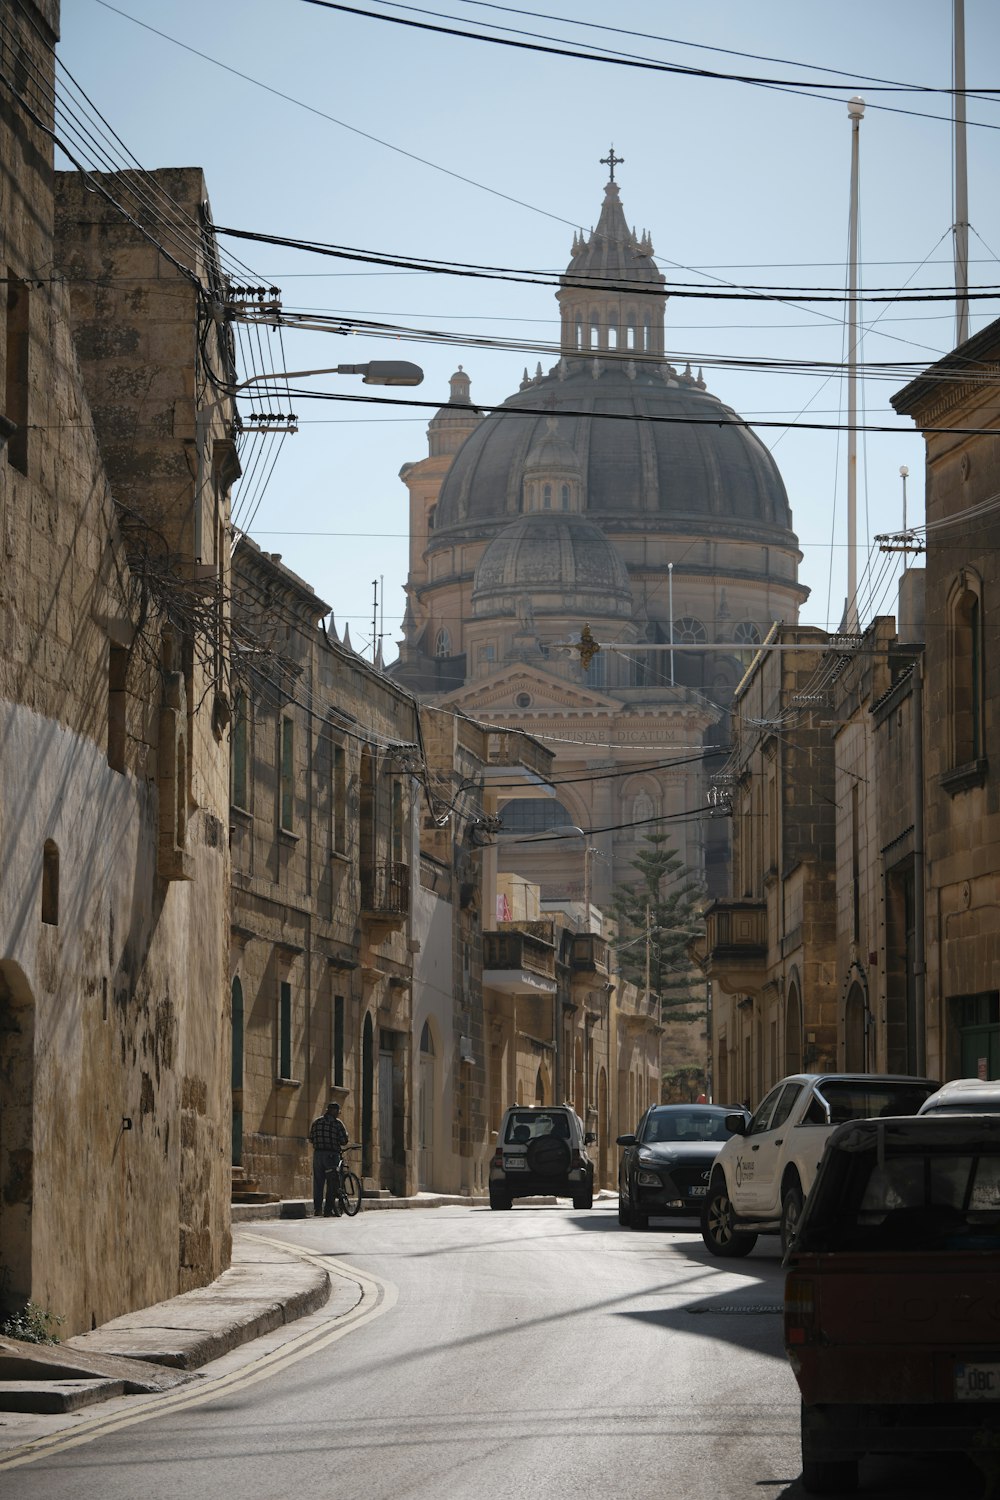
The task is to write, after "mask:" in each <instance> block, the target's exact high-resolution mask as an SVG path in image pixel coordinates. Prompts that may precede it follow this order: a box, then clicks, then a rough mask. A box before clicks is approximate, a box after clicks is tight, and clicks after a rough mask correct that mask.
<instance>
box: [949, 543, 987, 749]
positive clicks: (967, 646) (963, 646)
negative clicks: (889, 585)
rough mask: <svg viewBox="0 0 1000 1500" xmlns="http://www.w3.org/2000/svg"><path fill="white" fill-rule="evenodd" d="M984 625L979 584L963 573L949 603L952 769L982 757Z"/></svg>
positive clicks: (970, 574) (973, 578)
mask: <svg viewBox="0 0 1000 1500" xmlns="http://www.w3.org/2000/svg"><path fill="white" fill-rule="evenodd" d="M982 644H983V621H982V609H981V603H980V597H979V580H978V579H977V578H975V577H974V575H973V574H972V573H963V574H962V577H961V580H960V584H959V587H958V589H957V590H956V592H955V594H954V595H953V597H952V601H951V662H950V668H951V715H952V765H953V766H964V765H968V764H969V762H970V761H974V760H978V759H979V757H980V756H981V755H982V753H983V722H982V720H983V712H982V710H983V685H982V684H983V650H982Z"/></svg>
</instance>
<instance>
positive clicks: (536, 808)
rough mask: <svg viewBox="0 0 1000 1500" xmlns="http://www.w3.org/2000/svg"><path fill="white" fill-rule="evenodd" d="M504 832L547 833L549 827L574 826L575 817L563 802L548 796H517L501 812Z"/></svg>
mask: <svg viewBox="0 0 1000 1500" xmlns="http://www.w3.org/2000/svg"><path fill="white" fill-rule="evenodd" d="M500 818H501V824H502V827H503V831H504V833H545V832H546V830H547V829H549V828H572V827H573V818H572V816H571V815H570V812H569V810H568V808H566V807H564V806H563V804H562V803H561V802H555V801H553V800H550V799H549V798H548V797H546V798H545V799H544V801H543V800H542V799H541V798H538V799H536V798H534V797H516V798H515V799H514V801H513V802H506V803H505V804H504V806H503V808H502V810H501V814H500Z"/></svg>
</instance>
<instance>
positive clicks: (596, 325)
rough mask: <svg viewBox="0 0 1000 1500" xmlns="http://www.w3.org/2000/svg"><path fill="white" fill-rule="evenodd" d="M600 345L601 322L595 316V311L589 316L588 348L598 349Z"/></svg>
mask: <svg viewBox="0 0 1000 1500" xmlns="http://www.w3.org/2000/svg"><path fill="white" fill-rule="evenodd" d="M600 344H601V322H600V319H599V318H598V316H597V311H596V309H595V310H594V311H593V312H592V313H591V314H590V348H591V349H598V348H600Z"/></svg>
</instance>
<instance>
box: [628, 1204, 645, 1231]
mask: <svg viewBox="0 0 1000 1500" xmlns="http://www.w3.org/2000/svg"><path fill="white" fill-rule="evenodd" d="M629 1223H630V1224H631V1225H632V1228H633V1229H648V1228H649V1214H641V1213H640V1212H639V1210H638V1209H637V1208H633V1210H632V1213H631V1216H630V1219H629Z"/></svg>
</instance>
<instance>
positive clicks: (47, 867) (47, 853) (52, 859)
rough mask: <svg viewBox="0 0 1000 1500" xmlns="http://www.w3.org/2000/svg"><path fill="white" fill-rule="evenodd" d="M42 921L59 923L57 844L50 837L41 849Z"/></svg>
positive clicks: (50, 924) (53, 925) (51, 923)
mask: <svg viewBox="0 0 1000 1500" xmlns="http://www.w3.org/2000/svg"><path fill="white" fill-rule="evenodd" d="M42 921H43V922H45V923H46V924H47V925H48V926H50V927H57V926H58V925H59V846H58V844H56V843H54V842H53V841H52V839H46V840H45V847H44V848H43V850H42Z"/></svg>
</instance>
